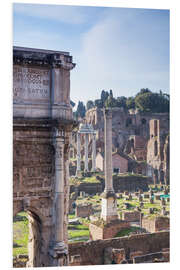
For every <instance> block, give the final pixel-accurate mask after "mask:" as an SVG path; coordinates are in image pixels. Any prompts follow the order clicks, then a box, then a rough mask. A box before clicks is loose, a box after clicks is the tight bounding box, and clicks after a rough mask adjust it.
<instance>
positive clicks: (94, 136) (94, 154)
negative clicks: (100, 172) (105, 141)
mask: <svg viewBox="0 0 180 270" xmlns="http://www.w3.org/2000/svg"><path fill="white" fill-rule="evenodd" d="M92 171H93V172H95V171H96V133H94V134H93V135H92Z"/></svg>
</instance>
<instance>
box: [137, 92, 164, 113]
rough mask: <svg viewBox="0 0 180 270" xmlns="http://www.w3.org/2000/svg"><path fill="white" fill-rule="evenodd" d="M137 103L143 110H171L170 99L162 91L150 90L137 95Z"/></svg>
mask: <svg viewBox="0 0 180 270" xmlns="http://www.w3.org/2000/svg"><path fill="white" fill-rule="evenodd" d="M135 105H136V108H138V109H139V110H140V111H141V112H154V113H163V112H169V100H168V99H167V98H166V97H165V96H164V95H163V94H162V93H152V92H151V91H150V92H145V93H143V94H139V95H136V97H135Z"/></svg>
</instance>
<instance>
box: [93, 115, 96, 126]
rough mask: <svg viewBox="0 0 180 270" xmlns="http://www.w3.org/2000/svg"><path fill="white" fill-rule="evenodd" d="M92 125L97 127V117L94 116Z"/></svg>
mask: <svg viewBox="0 0 180 270" xmlns="http://www.w3.org/2000/svg"><path fill="white" fill-rule="evenodd" d="M92 124H93V125H95V124H96V116H95V115H94V116H93V121H92Z"/></svg>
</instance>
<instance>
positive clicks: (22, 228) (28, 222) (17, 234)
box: [13, 211, 42, 268]
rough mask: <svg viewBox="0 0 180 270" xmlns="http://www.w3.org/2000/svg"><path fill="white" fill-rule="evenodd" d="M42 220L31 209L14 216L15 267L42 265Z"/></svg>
mask: <svg viewBox="0 0 180 270" xmlns="http://www.w3.org/2000/svg"><path fill="white" fill-rule="evenodd" d="M41 245H42V240H41V221H40V218H39V217H38V216H37V215H36V214H35V213H33V212H31V211H21V212H18V213H17V214H16V215H15V216H14V217H13V267H18V268H19V267H38V266H41V262H40V252H41Z"/></svg>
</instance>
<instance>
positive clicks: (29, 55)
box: [13, 47, 75, 70]
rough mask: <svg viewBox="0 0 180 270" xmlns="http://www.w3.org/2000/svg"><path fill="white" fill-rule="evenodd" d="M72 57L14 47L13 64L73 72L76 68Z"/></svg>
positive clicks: (65, 54) (58, 53) (60, 53)
mask: <svg viewBox="0 0 180 270" xmlns="http://www.w3.org/2000/svg"><path fill="white" fill-rule="evenodd" d="M72 61H73V59H72V56H70V55H69V54H68V53H63V52H53V51H52V52H51V51H46V50H42V51H34V50H32V49H29V50H25V49H24V50H23V48H22V49H19V48H16V47H14V50H13V64H14V65H23V66H28V67H33V66H38V67H49V68H63V69H66V70H71V69H73V68H74V67H75V64H74V63H73V62H72Z"/></svg>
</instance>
